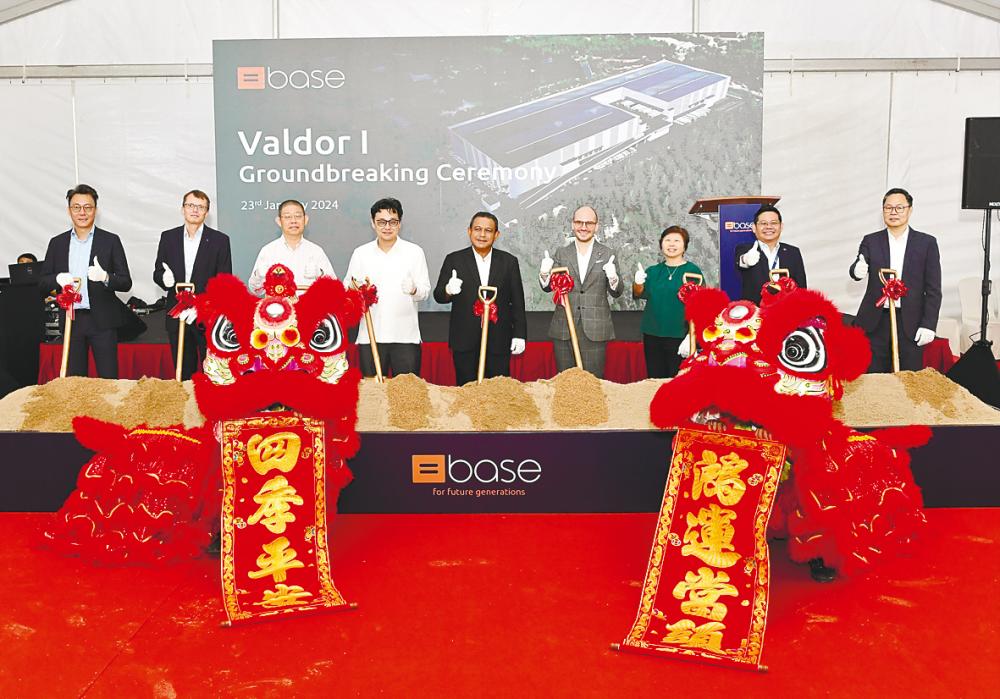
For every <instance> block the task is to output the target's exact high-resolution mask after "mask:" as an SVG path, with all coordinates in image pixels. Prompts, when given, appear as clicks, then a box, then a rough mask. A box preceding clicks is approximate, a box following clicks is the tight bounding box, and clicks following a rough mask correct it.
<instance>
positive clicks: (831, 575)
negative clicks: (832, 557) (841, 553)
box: [809, 558, 837, 583]
mask: <svg viewBox="0 0 1000 699" xmlns="http://www.w3.org/2000/svg"><path fill="white" fill-rule="evenodd" d="M809 575H810V576H811V577H812V579H813V580H815V581H816V582H821V583H827V582H833V581H834V580H836V579H837V571H836V570H834V569H833V568H829V567H827V566H825V565H823V559H822V558H813V559H812V560H810V561H809Z"/></svg>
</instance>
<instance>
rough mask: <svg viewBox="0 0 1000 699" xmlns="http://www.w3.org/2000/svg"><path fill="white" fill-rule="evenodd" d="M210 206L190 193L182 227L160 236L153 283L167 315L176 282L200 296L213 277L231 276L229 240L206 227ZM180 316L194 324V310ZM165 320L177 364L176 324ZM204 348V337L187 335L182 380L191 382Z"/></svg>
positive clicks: (205, 197)
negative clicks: (162, 294)
mask: <svg viewBox="0 0 1000 699" xmlns="http://www.w3.org/2000/svg"><path fill="white" fill-rule="evenodd" d="M211 205H212V202H211V201H209V199H208V195H207V194H205V193H204V192H202V191H201V190H198V189H192V190H191V191H190V192H188V193H187V194H185V195H184V199H183V200H182V204H181V213H182V214H184V225H183V226H178V227H177V228H171V229H170V230H168V231H163V233H161V234H160V244H159V246H158V247H157V249H156V262H155V263H154V264H153V281H154V282H156V284H157V285H159V286H160V287H161V288H163V289H166V290H167V305H166V309H167V311H169V310H170V309H171V308H173V307H174V306H175V305H176V304H177V293H176V290H175V289H174V285H175V284H177V283H178V282H185V283H189V284H194V292H195V293H196V294H200V293H202V292H204V291H205V285H206V284H208V280H209V279H211V278H212V277H214V276H215V275H216V274H231V273H232V271H233V261H232V254H231V252H230V248H229V236H227V235H226V234H225V233H222V232H220V231H217V230H215V229H214V228H209V227H208V226H206V225H205V217H207V216H208V210H209V207H210V206H211ZM182 315H183V316H184V320H185V321H186V322H188V323H193V321H194V316H195V314H194V309H191V310H190V311H184V312H183V314H182ZM165 316H166V325H167V337H168V338H169V339H170V350H171V354H172V355H173V356H174V357H175V361H176V357H177V334H178V327H179V321H178V320H177V319H176V318H171V317H170V314H169V313H167V314H165ZM205 347H206V345H205V334H204V333H202V332H193V333H188V335H187V338H186V341H185V343H184V358H183V365H182V367H181V378H182V379H184V380H187V379H190V378H191V374H193V373H194V372H195V371H197V370H198V367H199V366H201V362H202V361H203V360H204V359H205Z"/></svg>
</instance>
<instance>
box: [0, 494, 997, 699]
mask: <svg viewBox="0 0 1000 699" xmlns="http://www.w3.org/2000/svg"><path fill="white" fill-rule="evenodd" d="M51 517H52V515H47V514H32V515H14V514H4V515H0V527H2V528H3V531H4V532H5V537H4V541H5V545H4V546H3V547H2V548H0V561H2V570H3V571H4V572H5V573H6V575H5V580H6V585H5V592H6V594H5V595H4V604H3V605H2V606H0V636H2V642H3V647H4V652H3V656H2V660H0V696H3V697H19V698H23V699H30V698H33V697H43V698H45V699H52V698H53V697H115V698H118V697H158V698H160V697H253V698H254V699H264V698H269V697H346V696H363V697H369V696H390V697H424V696H427V697H443V696H452V697H633V696H634V697H644V696H657V695H664V694H669V695H671V696H681V695H684V696H699V697H700V696H713V697H714V696H724V697H766V698H767V699H774V698H775V697H802V698H810V697H831V696H833V697H885V698H887V697H914V698H916V697H934V698H935V699H942V698H947V697H965V698H967V697H987V696H993V695H995V692H996V680H997V677H998V676H1000V660H998V658H1000V632H998V623H1000V601H998V597H997V596H996V595H993V594H991V592H990V589H991V587H992V586H995V584H996V582H997V580H998V579H1000V558H998V557H997V556H996V555H994V554H995V551H996V547H997V541H998V540H1000V510H993V509H977V510H952V509H939V510H931V511H930V512H928V519H929V527H928V529H927V533H926V536H925V537H924V538H923V539H922V540H921V541H920V542H919V544H918V545H917V546H915V547H914V549H913V555H912V558H909V559H906V560H898V561H894V562H891V563H889V564H887V565H886V566H884V567H883V568H881V569H880V570H879V571H878V572H877V573H874V574H872V575H870V576H868V577H866V578H863V579H855V580H846V581H845V580H840V581H837V582H834V583H832V584H827V585H821V584H818V583H814V582H812V581H811V580H810V579H809V575H808V571H807V570H806V569H805V568H804V567H801V566H795V565H792V564H791V563H789V562H788V560H787V559H786V557H785V551H784V547H783V545H782V544H781V543H780V542H779V543H775V544H774V545H772V552H771V555H772V566H773V567H772V586H771V606H770V617H769V619H770V620H769V625H768V628H767V635H766V638H765V641H764V653H763V661H764V663H765V664H767V665H768V666H769V671H768V672H767V673H761V674H758V673H752V672H745V671H739V670H729V669H721V668H714V667H706V666H701V665H694V664H685V663H681V662H677V661H671V660H666V659H661V658H650V657H645V656H639V655H627V654H623V653H616V652H613V651H611V650H610V649H609V644H610V643H611V642H614V641H620V640H621V639H622V637H623V636H624V634H625V633H626V631H627V630H628V628H629V626H630V624H631V622H632V620H633V619H634V616H635V612H636V609H637V606H638V601H639V590H640V581H641V580H642V577H643V574H644V572H645V567H646V563H647V558H648V554H649V546H650V542H651V537H652V532H653V527H654V521H655V515H653V514H614V515H608V514H605V515H410V516H401V515H345V516H339V517H337V518H336V520H335V521H334V523H333V527H332V533H331V538H330V542H331V550H332V554H333V570H334V580H335V582H336V584H337V586H338V587H339V589H340V590H341V592H342V593H343V594H344V595H345V597H346V598H347V599H349V600H351V601H353V602H357V603H358V605H359V606H358V608H357V609H356V610H354V611H344V612H337V613H333V614H328V615H323V616H315V617H310V618H303V619H290V620H284V621H281V622H278V623H265V624H259V625H253V626H246V627H242V628H235V629H227V628H221V627H220V626H219V622H220V621H221V619H222V618H223V613H222V606H221V596H220V589H219V588H220V586H219V573H218V569H219V563H218V561H217V560H213V559H200V560H197V561H193V562H189V563H186V564H183V565H176V566H172V567H169V568H166V569H163V570H152V569H146V568H129V569H102V568H95V567H93V566H91V565H90V564H88V563H86V562H84V561H80V560H75V559H64V558H59V557H56V556H54V555H52V554H50V553H48V552H44V551H43V552H40V551H37V550H34V549H33V548H32V543H33V542H34V541H35V540H36V536H37V535H38V532H39V531H40V530H42V529H43V528H44V527H45V525H46V523H47V522H48V521H49V520H50V518H51ZM976 590H979V591H980V592H976ZM973 593H975V594H973ZM990 687H992V688H993V689H990Z"/></svg>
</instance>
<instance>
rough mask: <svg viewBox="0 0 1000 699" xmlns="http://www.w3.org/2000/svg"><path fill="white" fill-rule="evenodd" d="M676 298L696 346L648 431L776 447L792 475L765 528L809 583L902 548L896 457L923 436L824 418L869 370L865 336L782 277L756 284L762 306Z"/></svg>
mask: <svg viewBox="0 0 1000 699" xmlns="http://www.w3.org/2000/svg"><path fill="white" fill-rule="evenodd" d="M686 291H687V293H686V295H685V297H684V301H685V305H686V315H687V318H688V320H690V321H691V322H692V323H693V325H694V329H695V336H696V337H697V338H698V339H699V341H700V344H701V347H702V349H701V351H700V352H699V353H698V354H697V355H695V356H692V357H690V358H688V359H687V360H686V361H685V362H684V364H683V366H682V368H681V370H680V372H679V373H678V375H677V377H676V378H675V379H674V380H672V381H670V382H668V383H666V384H664V385H663V386H662V387H661V388H660V389H659V390H658V391H657V393H656V395H655V396H654V398H653V401H652V404H651V405H650V416H651V419H652V421H653V423H654V424H655V425H657V426H658V427H661V428H667V427H672V426H675V425H686V424H702V425H704V424H709V425H711V426H713V427H715V428H717V429H724V428H725V427H727V426H728V427H748V426H749V427H750V428H751V429H756V430H758V434H759V436H762V437H763V436H765V435H766V433H770V435H772V436H773V437H774V438H775V439H777V440H779V441H781V442H784V443H785V444H786V445H787V446H788V448H789V454H790V458H791V461H792V475H791V476H790V477H789V478H788V479H787V480H786V481H785V482H784V483H783V489H782V491H780V492H779V497H778V502H777V504H776V507H775V510H774V513H773V516H772V519H771V527H770V528H771V531H772V533H774V534H776V535H781V534H784V535H786V536H787V537H788V551H789V554H790V556H791V558H792V559H793V560H795V561H797V562H800V563H804V562H809V563H810V565H811V567H812V568H813V577H814V578H816V579H817V580H820V579H832V576H833V571H829V568H826V566H830V567H832V568H834V569H836V570H838V571H841V572H843V573H844V574H848V575H849V574H852V573H857V572H860V571H863V570H865V569H867V568H868V567H869V566H871V565H872V564H874V563H875V562H876V561H877V560H879V559H880V558H882V557H883V556H888V555H892V554H893V553H895V552H897V551H899V550H900V549H902V548H903V547H905V546H906V545H907V544H908V543H909V542H910V541H911V540H912V539H913V537H914V535H916V534H917V533H918V532H919V530H920V528H921V527H922V526H923V525H924V523H925V519H924V515H923V512H922V511H921V506H922V499H921V496H920V492H919V490H918V489H917V486H916V485H915V484H914V482H913V477H912V475H911V473H910V469H909V462H910V460H909V454H908V453H907V451H906V449H907V448H910V447H915V446H921V445H923V444H925V443H926V442H927V441H928V439H929V438H930V429H928V428H927V427H899V428H889V429H882V430H876V431H874V432H871V433H868V434H862V433H860V432H856V431H855V430H853V429H851V428H850V427H847V426H846V425H844V424H843V423H841V422H840V421H839V420H837V419H836V418H835V417H834V416H833V405H832V401H833V400H836V399H839V398H840V397H841V395H842V394H843V389H842V387H841V384H842V382H845V381H850V380H852V379H855V378H857V377H858V376H860V375H861V374H862V373H863V372H864V370H865V368H866V367H867V366H868V364H869V361H870V350H869V347H868V341H867V339H866V338H865V336H864V334H863V333H862V332H861V331H860V330H858V329H857V328H850V327H845V326H844V324H843V322H842V321H841V317H840V313H839V311H837V309H836V308H835V307H834V305H833V304H832V303H831V302H830V301H829V300H827V299H826V298H825V297H823V296H822V295H820V294H818V293H816V292H814V291H808V290H806V289H799V288H797V287H796V285H795V283H794V281H792V280H791V279H787V278H786V279H782V280H781V281H780V282H777V283H771V284H766V285H765V286H764V290H763V296H762V301H761V307H760V308H758V307H757V306H755V305H754V304H752V303H750V302H749V301H735V302H730V301H729V298H728V297H727V296H726V294H725V292H723V291H721V290H719V289H710V288H703V287H695V288H692V289H689V290H686ZM824 564H825V565H824ZM824 569H825V570H827V571H829V573H828V574H827V575H826V576H824V575H823V573H822V571H823V570H824ZM818 572H819V574H817V573H818Z"/></svg>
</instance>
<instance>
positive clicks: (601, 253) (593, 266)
mask: <svg viewBox="0 0 1000 699" xmlns="http://www.w3.org/2000/svg"><path fill="white" fill-rule="evenodd" d="M608 250H609V249H608V248H606V247H604V246H603V245H601V244H600V243H598V242H597V241H596V240H595V241H594V246H593V247H592V248H591V249H590V263H589V265H588V266H587V279H586V281H585V282H584V283H583V286H584V287H589V286H590V285H591V284H593V283H594V280H595V279H597V278H598V277H597V274H596V270H598V269H600V268H601V267H602V266H603V265H606V264H607V263H608V257H609V256H610V255H611V253H610V252H608Z"/></svg>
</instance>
